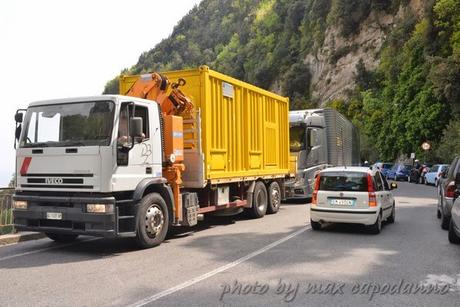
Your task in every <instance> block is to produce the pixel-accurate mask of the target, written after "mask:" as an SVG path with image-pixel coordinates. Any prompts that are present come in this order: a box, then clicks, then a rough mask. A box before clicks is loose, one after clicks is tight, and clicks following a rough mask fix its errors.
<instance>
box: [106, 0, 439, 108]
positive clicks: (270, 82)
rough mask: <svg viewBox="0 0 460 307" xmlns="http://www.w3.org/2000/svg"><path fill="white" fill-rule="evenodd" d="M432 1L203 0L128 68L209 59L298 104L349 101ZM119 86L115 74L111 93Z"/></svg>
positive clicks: (188, 64)
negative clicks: (362, 75) (396, 33)
mask: <svg viewBox="0 0 460 307" xmlns="http://www.w3.org/2000/svg"><path fill="white" fill-rule="evenodd" d="M428 1H430V0H292V1H284V0H232V1H227V0H203V1H202V2H201V3H200V4H199V5H198V6H197V7H195V8H194V9H192V10H191V11H190V13H189V14H187V15H186V16H184V18H183V19H182V20H181V21H180V22H179V23H178V25H177V26H176V27H175V28H174V31H173V33H172V35H171V36H170V37H169V38H167V39H165V40H163V41H162V42H161V43H160V44H158V45H157V46H155V47H154V48H152V49H151V50H149V51H147V52H144V53H143V54H142V55H141V56H140V58H139V61H138V63H137V64H135V65H134V66H132V67H131V68H129V69H127V70H124V73H134V74H135V73H141V72H146V71H153V70H155V71H162V70H171V69H184V68H187V67H193V66H199V65H203V64H206V65H208V66H210V67H212V68H213V69H215V70H218V71H220V72H223V73H225V74H228V75H231V76H233V77H236V78H238V79H242V80H245V81H247V82H250V83H253V84H256V85H258V86H260V87H263V88H267V89H270V90H272V91H275V92H277V93H279V94H281V95H285V96H289V97H290V98H291V109H298V108H305V107H310V106H312V105H324V104H326V103H328V102H329V101H331V100H337V99H345V100H346V99H347V96H348V93H349V92H350V91H352V90H353V89H354V88H355V74H356V67H357V64H358V63H360V64H361V67H363V66H364V68H365V69H366V70H373V69H375V68H376V67H377V66H378V64H379V57H380V50H381V48H382V46H383V45H384V44H385V42H386V40H387V36H388V35H389V33H391V32H392V29H393V27H395V26H396V25H397V24H398V23H400V22H403V21H404V20H405V19H406V18H411V19H415V20H419V19H420V18H422V17H423V14H424V8H425V6H426V3H427V2H428ZM344 29H345V30H344ZM345 32H346V33H345ZM344 33H345V34H344ZM117 91H118V89H117V80H116V79H114V80H112V81H110V82H109V83H108V84H107V86H106V89H105V93H115V92H117Z"/></svg>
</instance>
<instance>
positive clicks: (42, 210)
mask: <svg viewBox="0 0 460 307" xmlns="http://www.w3.org/2000/svg"><path fill="white" fill-rule="evenodd" d="M13 200H15V201H16V200H22V201H26V202H27V209H14V210H13V215H14V227H15V228H16V229H17V230H27V231H38V232H50V233H63V234H81V235H90V236H101V237H115V236H117V216H116V215H117V214H116V208H115V198H113V197H55V196H53V197H49V196H30V195H18V194H15V195H13ZM94 203H97V204H113V208H114V212H110V213H88V212H86V205H87V204H94ZM48 213H51V215H52V216H54V218H49V214H48ZM56 213H57V216H59V217H60V218H59V219H55V217H56Z"/></svg>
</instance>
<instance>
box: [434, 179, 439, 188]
mask: <svg viewBox="0 0 460 307" xmlns="http://www.w3.org/2000/svg"><path fill="white" fill-rule="evenodd" d="M434 186H435V187H438V179H435V180H434Z"/></svg>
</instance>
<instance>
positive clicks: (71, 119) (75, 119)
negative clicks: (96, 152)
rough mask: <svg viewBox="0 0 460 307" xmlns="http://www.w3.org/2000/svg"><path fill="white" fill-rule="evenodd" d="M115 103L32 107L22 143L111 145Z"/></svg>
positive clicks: (29, 110)
mask: <svg viewBox="0 0 460 307" xmlns="http://www.w3.org/2000/svg"><path fill="white" fill-rule="evenodd" d="M114 107H115V104H114V103H113V102H112V101H90V102H78V103H66V104H54V105H44V106H36V107H30V108H29V109H28V110H27V114H26V116H25V120H24V131H23V133H22V139H21V143H20V146H21V147H51V146H52V147H63V146H107V145H109V144H110V140H111V135H112V123H113V115H114Z"/></svg>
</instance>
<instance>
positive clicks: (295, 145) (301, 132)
mask: <svg viewBox="0 0 460 307" xmlns="http://www.w3.org/2000/svg"><path fill="white" fill-rule="evenodd" d="M305 131H306V129H305V126H294V127H291V128H290V129H289V138H290V147H291V151H292V152H297V151H301V150H305V149H306V146H305V145H306V144H305Z"/></svg>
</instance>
